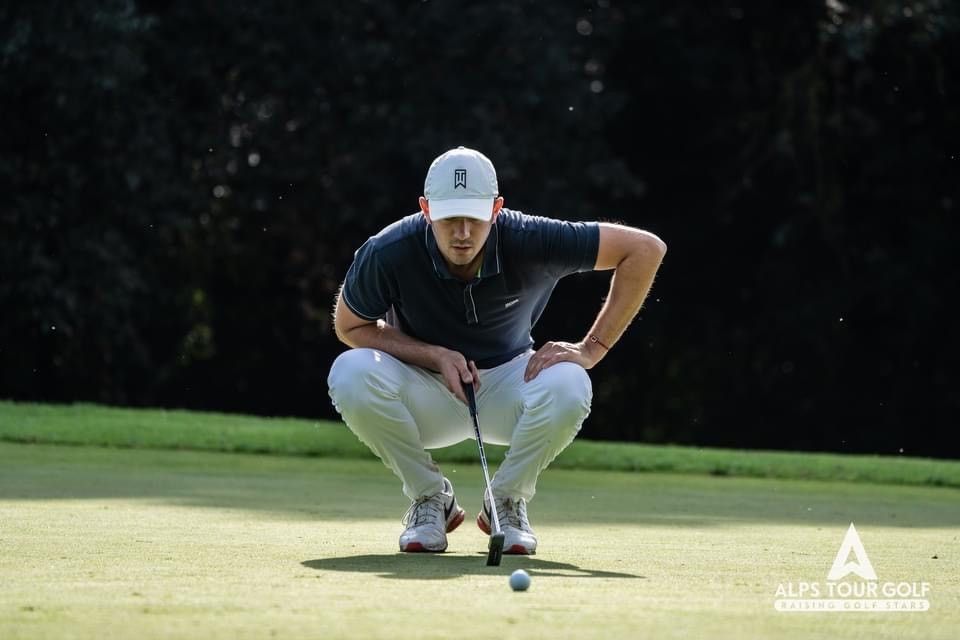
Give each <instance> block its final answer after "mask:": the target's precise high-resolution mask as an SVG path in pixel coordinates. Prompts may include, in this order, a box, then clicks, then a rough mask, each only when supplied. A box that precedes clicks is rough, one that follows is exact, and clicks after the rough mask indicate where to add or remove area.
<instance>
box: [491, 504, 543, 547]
mask: <svg viewBox="0 0 960 640" xmlns="http://www.w3.org/2000/svg"><path fill="white" fill-rule="evenodd" d="M494 501H495V502H496V503H497V518H498V519H499V520H500V530H501V531H502V532H503V552H504V553H512V554H520V555H531V556H532V555H533V554H535V553H536V552H537V534H535V533H534V532H533V529H531V528H530V521H529V520H528V519H527V501H526V500H524V499H523V498H520V499H519V500H514V499H513V498H500V497H495V498H494ZM477 526H478V527H480V530H481V531H483V532H484V533H486V534H487V535H489V534H490V526H491V525H490V502H489V500H487V496H486V495H484V497H483V509H481V510H480V515H478V516H477Z"/></svg>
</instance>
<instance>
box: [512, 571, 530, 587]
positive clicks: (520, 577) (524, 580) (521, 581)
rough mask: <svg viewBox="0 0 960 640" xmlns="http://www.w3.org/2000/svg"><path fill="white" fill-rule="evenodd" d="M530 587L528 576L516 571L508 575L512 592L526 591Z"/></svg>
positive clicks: (523, 572) (525, 573) (524, 572)
mask: <svg viewBox="0 0 960 640" xmlns="http://www.w3.org/2000/svg"><path fill="white" fill-rule="evenodd" d="M529 587H530V574H529V573H527V572H526V571H524V570H523V569H517V570H516V571H514V572H513V573H511V574H510V588H511V589H513V590H514V591H526V590H527V589H528V588H529Z"/></svg>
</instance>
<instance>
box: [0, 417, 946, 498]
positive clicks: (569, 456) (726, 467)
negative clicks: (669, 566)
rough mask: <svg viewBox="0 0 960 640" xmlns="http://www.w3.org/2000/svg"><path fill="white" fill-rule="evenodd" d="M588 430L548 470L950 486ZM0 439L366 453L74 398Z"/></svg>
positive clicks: (306, 433)
mask: <svg viewBox="0 0 960 640" xmlns="http://www.w3.org/2000/svg"><path fill="white" fill-rule="evenodd" d="M589 434H590V423H589V421H588V422H587V424H586V425H585V427H584V430H583V432H582V434H581V436H582V437H581V438H579V439H578V440H577V441H575V442H574V443H573V445H571V446H570V447H569V448H568V449H567V450H566V451H564V452H563V453H562V454H561V455H560V457H559V458H558V459H557V460H556V461H555V462H554V463H553V468H562V469H584V470H606V471H647V472H649V471H656V472H670V473H692V474H710V475H717V476H741V477H756V478H796V479H817V480H847V481H863V482H873V483H887V484H906V485H931V486H947V487H960V462H957V461H950V460H930V459H923V458H910V457H903V456H901V457H894V456H864V455H837V454H813V453H786V452H772V451H743V450H732V449H707V448H696V447H678V446H653V445H642V444H635V443H610V442H591V441H589V440H586V439H583V438H586V437H589ZM2 441H6V442H20V443H46V444H69V445H96V446H104V447H122V448H144V449H190V450H199V451H224V452H241V453H263V454H276V455H288V456H322V457H335V458H357V459H370V458H372V454H371V453H370V452H369V450H368V449H367V448H366V447H365V446H363V444H361V443H360V442H359V441H358V440H357V439H356V438H355V437H354V436H353V434H352V433H350V431H349V430H347V429H346V427H344V426H343V425H342V424H339V423H332V422H323V421H309V420H295V419H288V418H255V417H250V416H242V415H224V414H215V413H199V412H189V411H164V410H144V409H120V408H112V407H102V406H95V405H84V404H79V405H38V404H23V403H14V402H4V401H0V442H2ZM476 455H477V453H476V446H475V445H474V444H473V443H472V442H464V443H461V444H459V445H456V446H453V447H450V448H447V449H442V450H438V451H436V452H435V453H434V458H435V459H436V460H437V461H438V462H440V463H466V462H470V461H473V460H475V459H476ZM488 455H489V456H490V458H491V459H492V460H494V461H499V460H501V459H502V457H503V448H502V447H493V446H491V447H490V450H489V453H488Z"/></svg>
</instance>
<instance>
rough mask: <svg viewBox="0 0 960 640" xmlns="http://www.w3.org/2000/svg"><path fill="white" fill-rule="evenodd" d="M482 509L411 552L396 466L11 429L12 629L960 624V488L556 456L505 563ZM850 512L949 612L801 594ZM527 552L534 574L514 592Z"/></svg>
mask: <svg viewBox="0 0 960 640" xmlns="http://www.w3.org/2000/svg"><path fill="white" fill-rule="evenodd" d="M445 471H446V473H447V474H448V476H449V477H450V478H451V479H452V481H453V482H454V485H455V486H456V487H457V489H458V496H459V498H460V501H461V503H462V504H463V506H464V507H465V508H467V510H468V513H470V519H468V521H467V522H466V523H465V524H464V525H463V526H462V527H461V528H460V529H459V530H457V531H456V532H454V533H453V534H451V536H450V550H449V551H448V553H445V554H440V555H403V554H399V553H397V552H396V544H397V536H398V534H399V532H400V528H401V527H400V524H399V518H400V516H401V514H402V513H403V511H404V509H405V506H406V500H405V499H404V498H403V496H402V495H401V494H400V491H399V483H398V482H396V481H395V480H394V478H393V477H392V476H391V475H390V474H389V472H387V471H386V470H385V469H384V468H383V467H382V466H381V465H380V464H379V463H376V462H370V461H358V460H336V459H323V458H319V459H304V458H280V457H264V456H253V455H240V454H218V453H199V452H175V451H145V450H115V449H96V448H83V447H74V448H71V447H56V446H39V445H15V444H0V548H2V551H3V553H2V554H0V638H4V639H12V638H103V637H137V638H158V637H191V638H265V637H272V636H276V637H281V638H283V637H287V638H289V637H309V638H390V639H391V640H395V639H396V638H398V637H415V638H443V639H448V638H493V637H498V638H525V639H526V638H638V637H652V638H674V637H676V638H690V637H703V638H752V637H777V638H805V637H811V636H816V637H824V638H863V637H871V638H952V637H955V635H956V630H957V629H960V562H958V559H960V507H958V505H960V493H958V491H957V490H955V489H947V488H931V487H895V486H883V485H870V484H844V483H828V482H811V481H784V480H777V481H775V480H759V479H739V478H716V477H698V476H680V475H658V474H629V473H611V472H594V471H566V470H555V471H547V472H546V473H545V474H544V476H543V478H542V480H541V484H540V495H538V497H537V499H536V500H535V501H534V502H533V503H532V504H531V507H530V513H531V518H532V520H533V523H534V525H535V526H536V528H537V531H538V533H539V536H540V547H541V550H540V553H539V554H538V555H537V556H535V557H533V558H519V557H505V558H504V562H503V565H502V566H500V567H486V566H485V564H484V561H485V547H486V538H485V537H484V536H483V535H482V534H481V533H480V532H479V530H477V529H476V527H475V526H474V525H473V524H472V522H471V520H472V517H473V516H475V514H476V511H475V510H476V507H477V505H478V504H479V496H480V492H481V483H482V480H481V474H480V472H479V469H478V468H477V467H474V466H465V465H457V466H449V465H448V466H447V467H446V468H445ZM850 522H854V523H856V526H857V529H858V530H859V532H860V536H861V539H862V541H863V544H864V547H865V549H866V552H867V553H868V554H869V559H870V561H871V562H872V564H873V567H874V569H875V570H876V572H877V574H878V578H879V580H880V581H894V582H901V581H906V582H920V581H924V582H928V583H929V584H930V593H929V594H928V595H927V598H928V599H929V602H930V610H929V611H926V612H915V613H781V612H777V611H775V610H774V600H775V599H776V596H775V592H776V589H777V586H778V585H779V584H780V583H785V582H791V581H792V582H794V583H797V582H799V581H807V582H814V581H819V582H821V583H822V582H825V581H826V574H827V572H828V571H829V569H830V567H831V565H832V564H833V560H834V556H835V555H836V553H837V549H838V548H839V546H840V542H841V540H842V539H843V536H844V534H845V533H846V530H847V527H848V526H849V524H850ZM520 567H522V568H525V569H527V571H529V572H530V574H531V576H532V577H533V584H532V586H531V588H530V590H529V591H527V592H525V593H513V592H511V591H510V589H509V587H508V584H507V578H508V576H509V574H510V572H511V571H513V570H514V569H516V568H520Z"/></svg>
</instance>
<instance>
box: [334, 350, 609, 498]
mask: <svg viewBox="0 0 960 640" xmlns="http://www.w3.org/2000/svg"><path fill="white" fill-rule="evenodd" d="M531 355H533V352H532V351H530V352H527V353H525V354H522V355H520V356H517V357H516V358H514V359H513V360H511V361H509V362H506V363H504V364H502V365H500V366H499V367H494V368H493V369H482V370H481V371H480V390H479V392H478V393H477V413H478V414H479V416H480V433H481V435H482V436H483V441H484V442H489V443H492V444H500V445H509V449H508V450H507V453H506V456H505V458H504V460H503V463H502V464H501V465H500V468H499V469H498V470H497V472H496V474H495V475H494V477H493V480H491V484H492V485H493V492H494V495H496V496H498V497H512V498H514V499H518V498H524V499H526V500H530V499H531V498H532V497H533V494H534V493H536V487H537V478H538V476H539V475H540V472H541V471H543V470H544V469H545V468H546V466H547V465H548V464H550V462H552V461H553V459H554V458H555V457H557V455H558V454H559V453H560V452H561V451H563V450H564V449H565V448H566V447H567V445H568V444H570V443H571V442H572V441H573V438H574V437H575V436H576V435H577V432H578V431H579V430H580V425H581V424H583V421H584V419H585V418H586V417H587V414H588V413H589V412H590V401H591V399H592V396H593V390H592V387H591V385H590V378H589V376H587V372H586V371H585V370H584V369H583V367H581V366H579V365H577V364H573V363H571V362H561V363H558V364H555V365H553V366H552V367H548V368H546V369H544V370H542V371H541V372H540V374H539V375H538V376H537V377H536V378H534V379H533V380H531V381H530V382H524V381H523V372H524V370H525V369H526V366H527V361H528V360H529V359H530V356H531ZM327 383H328V384H329V386H330V398H331V399H332V400H333V404H334V407H336V409H337V411H339V412H340V415H341V416H342V417H343V419H344V421H345V422H346V423H347V426H348V427H350V430H351V431H353V433H354V434H356V436H357V437H358V438H360V440H361V441H362V442H363V443H364V444H366V445H367V446H368V447H370V449H371V450H372V451H373V452H374V453H375V454H377V456H379V457H380V459H381V460H382V461H383V463H384V464H385V465H387V467H389V468H390V469H391V470H392V471H393V472H394V473H395V474H397V477H399V478H400V479H401V480H402V481H403V492H404V494H406V495H407V497H409V498H410V499H411V500H416V499H417V498H420V497H423V496H430V495H433V494H435V493H438V492H439V491H441V490H442V488H443V476H442V474H441V473H440V469H439V468H438V467H437V465H436V464H435V463H434V461H433V458H432V457H431V456H430V454H429V453H428V452H427V451H426V450H427V449H437V448H441V447H448V446H450V445H453V444H456V443H458V442H462V441H464V440H467V439H474V435H473V423H472V421H471V419H470V412H469V409H468V408H467V405H465V404H464V403H463V402H461V401H460V400H458V399H457V398H456V396H454V395H453V394H452V393H450V391H449V390H448V389H447V387H446V385H444V383H443V378H442V377H441V376H440V374H437V373H433V372H431V371H428V370H426V369H423V368H421V367H417V366H414V365H410V364H406V363H404V362H401V361H400V360H397V359H396V358H394V357H393V356H391V355H389V354H387V353H384V352H382V351H377V350H374V349H351V350H350V351H346V352H344V353H342V354H340V356H339V357H338V358H337V359H336V361H334V363H333V366H332V367H331V368H330V376H329V378H328V380H327Z"/></svg>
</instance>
